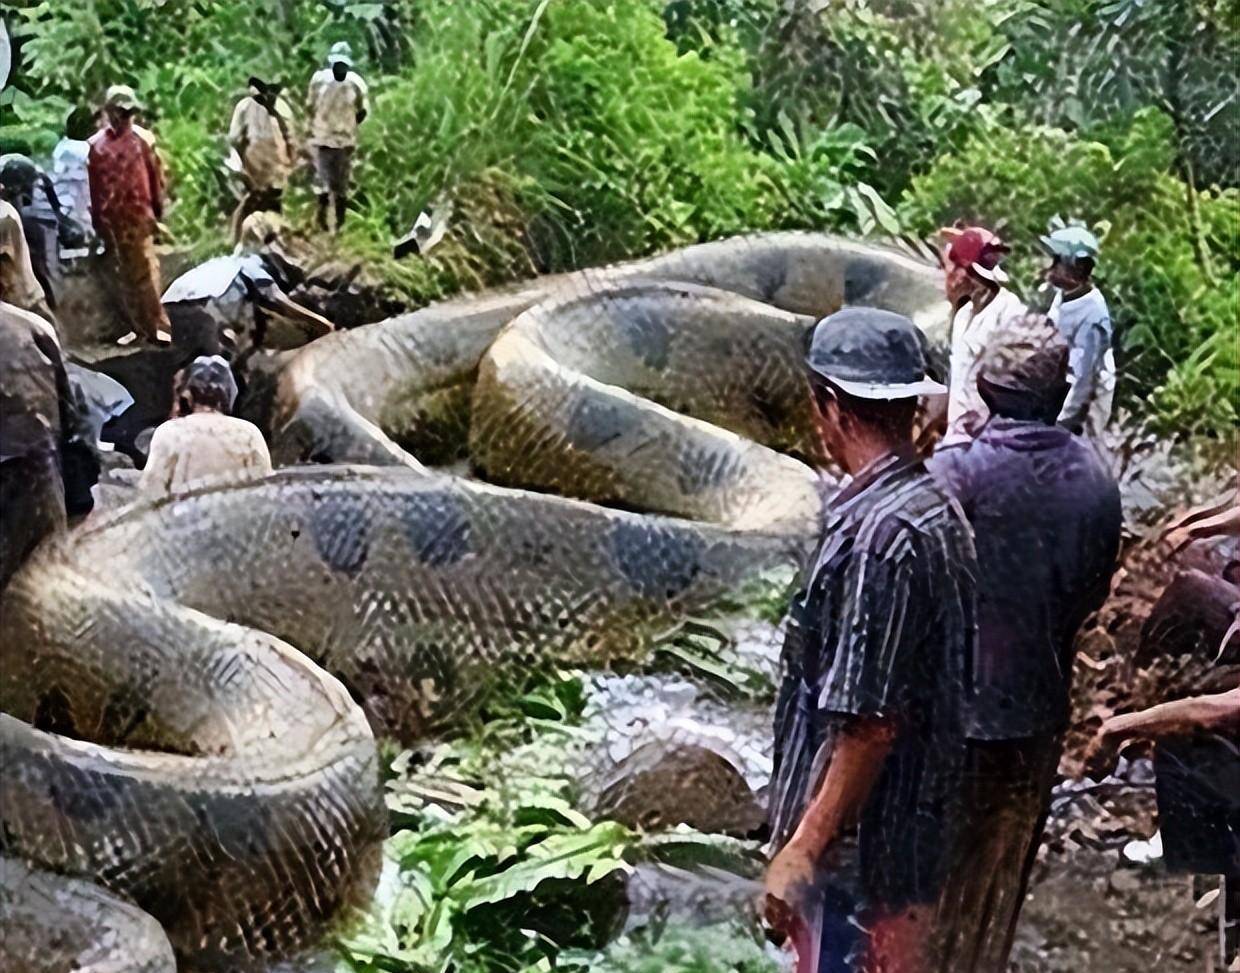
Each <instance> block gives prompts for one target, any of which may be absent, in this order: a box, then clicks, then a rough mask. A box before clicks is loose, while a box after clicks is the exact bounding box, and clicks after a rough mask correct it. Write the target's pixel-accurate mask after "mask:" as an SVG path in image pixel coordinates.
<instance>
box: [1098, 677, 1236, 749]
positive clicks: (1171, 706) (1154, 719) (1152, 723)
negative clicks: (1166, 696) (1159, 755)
mask: <svg viewBox="0 0 1240 973" xmlns="http://www.w3.org/2000/svg"><path fill="white" fill-rule="evenodd" d="M1198 729H1200V730H1222V729H1240V686H1237V687H1236V688H1235V689H1231V690H1228V691H1227V692H1225V693H1216V694H1214V695H1212V696H1193V697H1190V698H1189V699H1177V700H1175V701H1174V702H1171V703H1159V704H1158V705H1157V706H1151V707H1150V708H1149V709H1143V710H1140V711H1138V712H1136V713H1125V714H1123V715H1122V716H1113V717H1111V719H1109V720H1107V721H1106V723H1104V724H1103V725H1102V732H1103V733H1104V734H1105V735H1106V737H1107V739H1108V740H1109V741H1111V742H1113V743H1121V742H1123V741H1124V740H1131V739H1132V738H1133V737H1154V738H1158V737H1165V736H1181V735H1183V734H1185V733H1191V732H1192V731H1193V730H1198Z"/></svg>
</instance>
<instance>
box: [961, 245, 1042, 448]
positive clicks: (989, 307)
mask: <svg viewBox="0 0 1240 973" xmlns="http://www.w3.org/2000/svg"><path fill="white" fill-rule="evenodd" d="M943 234H944V236H946V237H947V238H948V243H947V247H946V249H945V251H944V255H943V256H944V269H945V270H946V272H947V277H946V289H947V300H948V301H949V302H950V303H951V306H952V323H951V333H950V343H951V366H950V367H951V378H950V381H949V383H948V393H947V432H946V434H945V435H944V437H943V444H944V445H950V444H952V443H960V442H966V441H968V440H969V439H972V438H973V434H974V433H975V432H976V431H977V430H978V429H980V428H981V426H982V424H983V423H985V421H986V419H987V418H988V417H989V415H990V410H989V409H987V408H986V403H985V402H983V401H982V397H981V394H980V393H979V392H978V390H977V373H978V368H979V365H980V361H981V356H982V352H983V351H984V350H985V348H986V346H987V344H988V343H989V342H990V340H991V338H992V337H993V335H994V334H995V332H996V331H997V329H998V328H999V327H1000V326H1001V325H1003V324H1005V323H1007V322H1008V321H1010V320H1012V319H1013V318H1018V317H1021V316H1022V315H1024V314H1025V311H1026V308H1025V305H1024V303H1023V302H1022V301H1021V299H1020V298H1019V297H1017V296H1016V295H1015V294H1013V293H1012V292H1011V291H1010V290H1008V289H1007V288H1006V287H1004V286H1003V285H1004V284H1005V283H1007V279H1008V277H1007V274H1006V273H1005V272H1004V271H1003V268H1002V267H1000V266H999V262H1000V261H1001V260H1002V259H1003V256H1004V254H1006V253H1007V252H1008V249H1009V248H1008V246H1007V245H1006V244H1005V243H1004V242H1003V241H1002V240H1000V239H999V238H998V237H997V236H995V235H994V234H993V233H991V232H990V231H989V230H986V229H983V228H982V227H979V226H970V227H959V226H957V227H949V228H947V229H945V230H944V231H943Z"/></svg>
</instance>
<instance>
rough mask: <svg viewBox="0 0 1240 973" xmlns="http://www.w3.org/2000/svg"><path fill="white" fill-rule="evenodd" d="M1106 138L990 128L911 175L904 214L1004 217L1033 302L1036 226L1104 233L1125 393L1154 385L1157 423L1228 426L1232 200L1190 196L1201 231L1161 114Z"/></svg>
mask: <svg viewBox="0 0 1240 973" xmlns="http://www.w3.org/2000/svg"><path fill="white" fill-rule="evenodd" d="M1108 136H1109V141H1110V143H1111V144H1110V145H1106V144H1103V143H1101V142H1091V141H1086V140H1083V139H1080V138H1078V137H1076V136H1073V135H1071V134H1069V133H1067V132H1064V131H1062V130H1059V129H1053V128H1043V127H1036V128H1021V129H1009V128H994V129H991V130H988V131H987V132H985V133H983V134H981V135H979V136H977V137H975V138H974V139H973V140H972V141H971V142H969V143H968V144H967V145H966V146H965V148H964V149H963V150H962V151H960V152H958V153H952V154H949V155H946V156H944V157H942V158H940V159H939V160H938V161H937V162H936V163H935V165H934V167H933V168H932V169H931V171H930V172H929V173H927V174H926V175H924V176H921V177H918V178H917V179H915V180H914V182H913V186H912V188H911V190H910V193H909V195H908V197H907V198H906V199H905V200H904V201H903V203H902V205H901V210H900V212H901V217H902V219H903V220H904V222H905V223H906V225H907V226H909V227H910V228H911V229H913V230H914V231H915V232H917V233H920V234H930V233H933V232H934V231H935V230H936V229H937V228H938V227H939V226H942V225H944V224H945V223H948V222H950V221H951V220H952V219H953V218H956V217H963V218H965V219H967V220H969V221H970V222H979V223H982V224H984V225H987V226H997V227H1000V228H1001V229H1002V230H1003V231H1004V232H1005V234H1006V235H1007V237H1008V239H1010V240H1011V241H1012V242H1013V244H1014V246H1015V248H1016V254H1015V256H1014V259H1013V260H1011V261H1010V267H1011V269H1012V271H1013V272H1014V276H1015V280H1016V282H1017V284H1018V285H1023V289H1024V292H1025V296H1026V297H1027V298H1029V299H1036V298H1037V295H1036V294H1035V290H1034V288H1035V286H1036V283H1037V282H1038V280H1039V277H1040V271H1041V267H1042V266H1043V265H1044V262H1045V261H1044V258H1041V257H1040V256H1038V253H1037V249H1036V240H1037V236H1038V235H1039V234H1041V233H1043V232H1045V227H1046V223H1047V221H1048V220H1049V219H1050V218H1051V217H1052V216H1054V215H1056V214H1064V215H1071V216H1074V217H1076V218H1079V219H1083V220H1084V221H1086V222H1087V223H1090V224H1091V225H1095V226H1098V227H1099V228H1101V229H1105V230H1107V231H1108V232H1107V233H1106V237H1105V241H1104V245H1103V253H1102V258H1101V261H1100V263H1099V268H1098V272H1097V277H1098V281H1099V284H1100V286H1101V287H1102V288H1103V289H1104V292H1105V293H1106V295H1107V298H1108V301H1109V302H1110V304H1111V308H1112V317H1113V319H1114V321H1115V324H1116V333H1117V339H1118V343H1119V346H1120V350H1121V355H1120V357H1121V366H1120V371H1121V378H1122V386H1121V388H1122V391H1124V392H1126V393H1127V394H1128V395H1129V396H1131V397H1135V396H1142V397H1144V396H1147V395H1149V393H1150V392H1151V391H1153V393H1154V394H1153V396H1152V399H1151V403H1152V404H1153V406H1154V413H1153V418H1154V420H1155V422H1156V423H1157V425H1158V427H1159V428H1162V429H1164V430H1166V429H1176V430H1179V431H1183V432H1187V431H1207V432H1208V431H1214V432H1223V431H1225V430H1227V429H1229V428H1231V424H1234V422H1235V415H1236V412H1235V409H1236V402H1237V395H1238V393H1240V383H1238V382H1237V377H1236V369H1235V354H1234V347H1235V341H1234V335H1235V327H1236V318H1235V308H1236V306H1237V305H1236V286H1237V285H1236V274H1237V270H1238V269H1240V268H1238V267H1237V261H1238V259H1240V254H1238V253H1237V249H1236V241H1237V239H1238V238H1240V198H1238V197H1237V193H1236V191H1235V190H1227V191H1226V192H1223V193H1220V194H1201V195H1200V196H1199V197H1197V198H1196V205H1197V206H1198V209H1199V211H1200V214H1201V223H1202V225H1203V226H1204V227H1205V228H1206V229H1205V231H1204V232H1203V233H1202V234H1201V235H1200V238H1198V231H1197V229H1196V228H1195V227H1194V224H1193V221H1192V219H1191V218H1190V210H1189V205H1188V202H1187V197H1186V187H1185V186H1184V184H1183V183H1182V182H1180V181H1179V180H1178V179H1176V178H1175V177H1174V176H1172V175H1169V174H1168V173H1167V171H1166V169H1167V166H1168V164H1169V161H1170V159H1171V158H1172V157H1173V155H1174V148H1173V147H1172V145H1171V138H1172V133H1171V127H1170V123H1169V121H1168V120H1167V119H1166V117H1165V116H1163V115H1161V114H1160V113H1158V112H1156V111H1154V110H1149V109H1147V110H1146V111H1144V112H1141V113H1138V114H1137V115H1136V116H1135V118H1134V119H1133V121H1132V123H1131V125H1129V126H1128V127H1127V128H1125V129H1117V128H1113V129H1112V130H1111V131H1110V132H1109V133H1108ZM1203 258H1204V259H1203ZM1042 300H1043V301H1045V298H1042ZM1206 347H1208V348H1209V349H1212V350H1213V352H1214V353H1211V352H1209V351H1203V350H1202V349H1203V348H1206ZM1229 348H1230V353H1229Z"/></svg>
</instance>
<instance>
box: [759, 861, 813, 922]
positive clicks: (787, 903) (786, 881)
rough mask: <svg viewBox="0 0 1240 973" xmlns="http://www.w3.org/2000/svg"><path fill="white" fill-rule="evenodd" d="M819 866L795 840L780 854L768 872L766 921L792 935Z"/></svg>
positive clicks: (772, 862) (765, 905)
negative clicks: (798, 914)
mask: <svg viewBox="0 0 1240 973" xmlns="http://www.w3.org/2000/svg"><path fill="white" fill-rule="evenodd" d="M815 871H816V863H815V860H814V857H813V856H812V855H810V853H809V851H808V850H807V849H805V848H804V847H802V846H801V845H800V844H798V843H797V841H796V840H795V839H794V840H792V841H790V842H788V844H786V845H784V847H783V848H782V849H781V850H780V851H779V853H778V854H777V855H776V856H775V857H774V858H773V859H772V860H771V864H770V865H769V866H768V867H767V870H766V882H765V885H766V901H765V903H764V911H765V913H766V921H767V923H768V924H769V925H770V926H771V928H772V929H774V930H776V931H777V932H781V933H783V934H784V935H791V934H792V927H793V922H794V920H795V919H796V917H797V913H798V912H801V911H802V909H803V907H804V905H805V901H806V898H807V895H808V893H809V892H810V891H811V889H812V887H813V883H814V873H815Z"/></svg>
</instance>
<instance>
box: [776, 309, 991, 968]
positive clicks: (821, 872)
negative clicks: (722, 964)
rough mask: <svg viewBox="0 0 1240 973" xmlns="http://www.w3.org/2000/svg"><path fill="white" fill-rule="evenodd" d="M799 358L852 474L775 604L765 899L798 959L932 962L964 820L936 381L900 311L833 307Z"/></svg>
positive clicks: (959, 686)
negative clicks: (921, 452) (841, 851)
mask: <svg viewBox="0 0 1240 973" xmlns="http://www.w3.org/2000/svg"><path fill="white" fill-rule="evenodd" d="M807 364H808V366H809V372H810V384H811V387H812V389H813V394H814V399H815V403H816V406H817V415H818V421H819V431H820V434H821V436H822V440H823V444H824V447H825V449H826V451H827V453H828V454H829V455H830V456H831V457H832V459H834V460H835V461H836V462H837V463H838V464H839V465H840V466H841V467H843V469H844V470H845V472H847V473H849V474H851V476H852V480H851V482H849V483H848V484H847V485H846V486H845V487H844V488H843V489H842V490H841V491H840V492H839V494H838V495H837V496H836V497H835V498H834V499H833V500H832V501H831V503H830V505H829V507H828V509H827V511H826V516H825V518H824V520H825V526H824V531H823V538H822V540H821V542H820V544H819V548H818V551H817V553H816V555H815V557H814V559H813V562H812V565H811V569H810V571H809V572H808V574H807V575H806V580H805V584H804V587H803V589H802V590H801V592H800V593H799V594H798V596H797V597H796V599H795V600H794V602H793V605H792V609H791V614H790V619H789V628H788V635H787V641H786V643H785V646H784V656H783V664H784V667H785V677H784V680H783V684H782V686H781V690H780V695H779V702H778V707H777V711H776V722H775V738H776V762H775V774H774V779H773V781H772V787H771V821H772V840H773V846H774V847H776V848H778V849H779V851H778V853H777V854H776V855H775V857H774V859H773V860H772V862H771V865H770V868H769V870H768V873H767V879H766V889H767V913H768V918H769V920H770V921H771V922H772V924H773V925H775V926H776V927H777V928H782V929H783V931H785V932H787V933H789V934H790V935H791V936H792V938H793V941H794V944H795V945H796V947H797V953H798V962H799V969H800V970H801V971H813V973H819V971H820V970H832V971H835V970H844V969H861V970H880V969H881V970H896V969H898V970H902V971H916V970H921V969H926V968H928V967H929V964H930V963H931V959H932V957H931V951H932V947H931V944H932V941H933V937H932V936H931V932H932V929H931V924H932V920H933V916H934V911H935V903H936V901H937V898H938V895H939V891H940V889H941V887H942V884H943V880H944V875H945V873H946V871H947V869H948V867H949V865H950V862H949V861H948V860H947V858H946V856H945V853H944V852H945V849H947V848H948V847H950V844H951V843H950V841H948V840H947V838H948V836H949V835H950V833H951V829H952V826H953V823H954V822H955V821H957V820H959V819H960V815H959V813H957V810H956V809H955V808H954V807H953V802H955V801H956V800H957V799H958V798H957V795H958V793H959V791H960V783H961V773H962V771H963V760H964V742H963V739H964V738H963V732H962V731H963V708H964V702H965V693H966V690H965V685H966V676H967V673H966V671H965V665H966V661H967V660H968V659H969V658H971V656H972V647H973V639H974V629H975V622H974V585H975V572H976V563H975V555H974V550H973V542H972V539H971V535H970V532H969V528H968V526H967V524H966V523H965V520H964V517H963V514H962V513H961V511H960V508H959V507H958V506H957V504H956V503H955V502H954V501H953V500H951V499H950V498H949V496H948V495H947V494H946V493H945V492H944V491H943V490H942V489H941V488H940V487H939V486H937V485H936V483H935V482H934V480H933V479H932V478H931V477H930V475H929V474H928V473H927V472H926V470H925V467H924V466H923V465H922V463H921V461H920V459H919V458H918V457H917V456H916V454H915V453H914V451H913V448H912V437H913V418H914V413H915V411H916V408H917V401H918V396H921V395H938V394H943V393H944V392H945V389H944V388H943V386H941V385H939V384H938V383H936V382H931V381H928V380H927V379H926V378H925V344H924V340H923V338H922V336H921V334H920V332H919V331H917V329H916V327H915V326H914V325H913V323H912V322H911V321H910V320H909V319H908V318H905V317H903V316H901V315H897V314H892V313H890V312H887V311H879V310H875V309H872V308H846V309H845V310H842V311H839V312H837V313H836V314H833V315H831V316H830V317H828V318H825V319H824V320H822V321H821V322H819V324H818V325H817V327H816V328H815V331H814V335H813V341H812V344H811V348H810V352H809V357H808V363H807ZM853 821H859V829H858V844H859V853H860V875H859V881H858V888H857V892H858V899H857V901H856V903H855V909H856V911H857V913H858V915H857V916H856V921H855V922H854V923H852V925H854V926H856V927H859V928H861V929H864V930H865V931H866V932H865V934H864V935H863V936H862V937H861V940H860V941H859V942H856V943H853V944H851V945H852V946H853V950H852V952H853V955H852V956H845V955H842V954H844V953H846V952H848V946H847V945H844V944H841V942H840V940H839V939H838V933H835V932H832V933H828V932H827V931H826V930H825V929H824V926H825V927H830V926H834V927H835V928H836V929H837V930H839V929H846V928H848V923H846V922H841V921H840V919H841V917H840V916H838V915H829V916H825V915H824V913H829V912H831V911H832V910H831V909H827V908H826V902H827V901H828V898H827V897H828V895H829V894H830V892H829V889H828V886H829V885H830V884H831V876H830V875H829V874H828V872H829V868H828V863H827V857H828V855H829V854H830V853H831V852H833V851H835V850H836V848H837V847H838V845H839V844H840V838H841V836H842V835H843V834H844V833H845V832H846V830H847V829H849V828H850V827H851V823H852V822H853ZM853 907H854V906H852V905H850V906H848V907H846V908H847V909H852V908H853ZM836 911H838V910H836ZM843 918H844V919H847V918H849V917H847V916H845V917H843ZM832 920H834V921H832ZM849 964H853V965H849Z"/></svg>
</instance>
